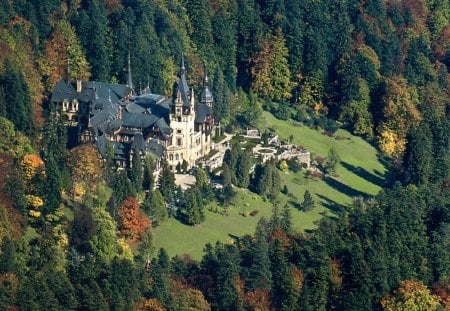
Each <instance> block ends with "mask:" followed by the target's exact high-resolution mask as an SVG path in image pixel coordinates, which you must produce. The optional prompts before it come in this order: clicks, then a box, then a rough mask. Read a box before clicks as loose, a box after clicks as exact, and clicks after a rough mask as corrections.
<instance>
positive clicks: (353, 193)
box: [323, 176, 371, 198]
mask: <svg viewBox="0 0 450 311" xmlns="http://www.w3.org/2000/svg"><path fill="white" fill-rule="evenodd" d="M323 180H324V181H325V182H326V183H327V184H328V185H329V186H330V187H332V188H334V189H336V190H337V191H339V192H342V193H344V194H346V195H348V196H349V197H352V198H353V197H363V198H369V197H371V195H369V194H368V193H366V192H362V191H359V190H356V189H354V188H352V187H350V186H347V185H346V184H343V183H342V182H340V181H339V180H337V179H335V178H334V177H331V176H325V178H324V179H323Z"/></svg>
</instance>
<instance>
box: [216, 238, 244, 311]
mask: <svg viewBox="0 0 450 311" xmlns="http://www.w3.org/2000/svg"><path fill="white" fill-rule="evenodd" d="M215 252H216V256H217V266H216V270H217V271H216V276H217V277H216V282H215V284H214V288H213V299H212V305H213V307H215V308H216V309H220V310H229V311H232V310H243V306H242V297H240V295H239V288H238V286H239V283H238V278H239V252H238V251H237V249H236V247H235V246H234V245H216V249H215Z"/></svg>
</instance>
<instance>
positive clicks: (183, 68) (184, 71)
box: [180, 52, 186, 75]
mask: <svg viewBox="0 0 450 311" xmlns="http://www.w3.org/2000/svg"><path fill="white" fill-rule="evenodd" d="M180 73H181V74H182V75H184V74H185V73H186V67H185V66H184V53H183V52H182V53H181V72H180Z"/></svg>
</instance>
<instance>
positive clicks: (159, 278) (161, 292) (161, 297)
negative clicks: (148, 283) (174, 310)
mask: <svg viewBox="0 0 450 311" xmlns="http://www.w3.org/2000/svg"><path fill="white" fill-rule="evenodd" d="M169 268H170V263H169V256H168V255H167V252H166V251H165V250H164V249H163V248H161V249H160V250H159V253H158V257H157V258H155V259H154V260H153V263H152V270H151V276H152V279H153V285H152V290H151V296H152V297H154V298H156V299H157V300H158V301H160V302H161V303H163V304H164V306H169V305H170V302H171V297H170V293H169Z"/></svg>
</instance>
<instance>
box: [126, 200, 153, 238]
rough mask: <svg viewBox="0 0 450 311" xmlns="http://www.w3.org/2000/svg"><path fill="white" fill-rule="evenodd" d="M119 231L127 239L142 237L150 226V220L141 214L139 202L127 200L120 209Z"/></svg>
mask: <svg viewBox="0 0 450 311" xmlns="http://www.w3.org/2000/svg"><path fill="white" fill-rule="evenodd" d="M119 220H120V225H119V230H120V233H121V234H122V235H123V236H125V237H127V238H136V237H141V236H142V235H143V234H144V232H145V231H146V230H147V228H148V226H149V225H150V220H149V219H148V218H147V217H146V216H144V215H143V214H141V212H140V206H139V202H138V201H136V199H135V198H133V197H128V198H126V199H125V200H124V201H123V202H122V205H121V206H120V209H119Z"/></svg>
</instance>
